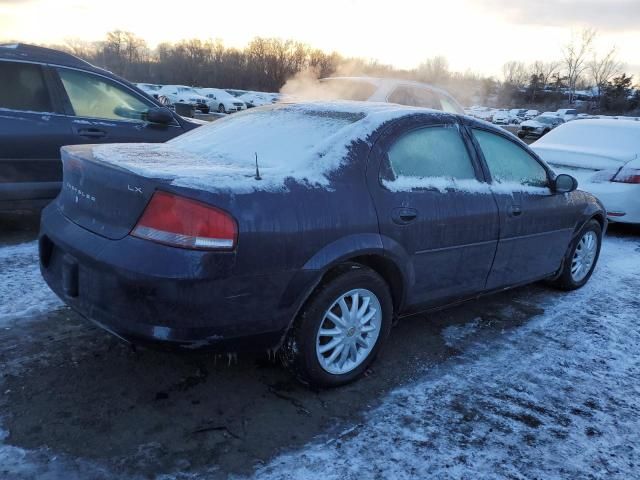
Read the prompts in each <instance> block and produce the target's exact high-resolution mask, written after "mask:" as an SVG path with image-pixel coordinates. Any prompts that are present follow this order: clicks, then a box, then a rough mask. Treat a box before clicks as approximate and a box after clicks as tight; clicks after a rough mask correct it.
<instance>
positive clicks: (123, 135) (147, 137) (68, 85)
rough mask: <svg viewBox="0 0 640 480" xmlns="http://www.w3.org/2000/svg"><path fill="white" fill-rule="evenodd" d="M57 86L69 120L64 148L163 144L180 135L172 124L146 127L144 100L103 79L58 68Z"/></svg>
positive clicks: (147, 104) (146, 104)
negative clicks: (69, 117) (67, 136)
mask: <svg viewBox="0 0 640 480" xmlns="http://www.w3.org/2000/svg"><path fill="white" fill-rule="evenodd" d="M56 72H57V75H58V79H59V86H60V88H61V89H62V91H63V92H64V97H65V101H66V102H65V103H66V110H67V113H68V114H69V115H70V116H72V117H73V118H72V119H71V128H72V132H73V138H72V139H71V141H69V142H68V144H80V143H128V142H145V143H147V142H148V143H159V142H165V141H167V140H169V139H171V138H173V137H175V136H177V135H180V134H181V133H183V129H182V127H181V126H180V124H179V123H178V122H177V121H175V120H174V122H173V123H171V124H169V125H160V124H153V123H148V122H147V121H146V120H145V118H146V114H147V112H148V111H149V109H151V108H154V107H156V105H154V104H153V103H151V101H150V100H149V99H148V98H145V97H144V96H143V95H140V94H139V93H138V92H136V91H135V90H133V89H131V88H129V87H128V86H127V85H125V84H123V83H120V82H116V81H115V80H113V79H110V78H108V77H106V76H103V75H99V74H96V73H90V72H86V71H82V70H76V69H73V68H65V67H58V68H56Z"/></svg>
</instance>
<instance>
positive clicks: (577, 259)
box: [549, 220, 602, 291]
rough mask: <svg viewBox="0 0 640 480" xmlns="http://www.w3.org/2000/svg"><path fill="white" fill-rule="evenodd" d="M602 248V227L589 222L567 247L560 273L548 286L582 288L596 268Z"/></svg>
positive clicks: (568, 288)
mask: <svg viewBox="0 0 640 480" xmlns="http://www.w3.org/2000/svg"><path fill="white" fill-rule="evenodd" d="M601 246H602V227H601V226H600V224H599V223H598V222H597V221H596V220H590V221H589V222H587V224H586V225H585V226H584V227H582V229H581V230H580V233H579V234H578V235H577V236H576V238H575V239H574V240H573V241H572V242H571V244H570V245H569V249H568V250H567V254H566V255H565V257H564V260H563V263H562V273H561V274H560V276H559V277H558V278H556V279H554V280H552V281H550V282H549V284H550V285H551V286H553V287H556V288H559V289H561V290H567V291H568V290H576V289H578V288H580V287H582V286H584V285H585V284H586V283H587V282H588V281H589V279H590V278H591V275H592V274H593V270H594V269H595V268H596V264H597V263H598V258H599V257H600V248H601Z"/></svg>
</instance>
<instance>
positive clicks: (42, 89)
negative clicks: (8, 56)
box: [0, 62, 53, 112]
mask: <svg viewBox="0 0 640 480" xmlns="http://www.w3.org/2000/svg"><path fill="white" fill-rule="evenodd" d="M0 108H8V109H11V110H22V111H31V112H51V111H53V107H52V105H51V97H50V96H49V91H48V90H47V85H46V83H45V80H44V74H43V72H42V67H40V65H34V64H32V63H19V62H0Z"/></svg>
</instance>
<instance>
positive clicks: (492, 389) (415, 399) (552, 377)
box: [0, 238, 640, 480]
mask: <svg viewBox="0 0 640 480" xmlns="http://www.w3.org/2000/svg"><path fill="white" fill-rule="evenodd" d="M0 272H1V273H0V288H1V289H0V300H1V303H0V313H1V315H2V316H0V318H2V319H4V322H5V324H6V320H7V319H8V318H9V319H11V318H13V319H18V318H21V319H22V318H27V317H28V316H29V315H31V314H32V313H34V312H42V311H45V310H47V309H50V308H55V307H56V306H58V305H59V304H60V303H59V302H58V301H57V300H56V299H55V297H54V296H53V294H52V293H49V290H48V289H47V288H46V287H45V285H44V284H43V283H42V280H40V277H39V273H38V271H37V257H36V244H35V243H33V242H32V243H26V244H21V245H16V246H11V247H3V248H0ZM638 291H640V242H638V240H625V239H620V238H607V239H606V240H605V243H604V247H603V253H602V257H601V261H600V263H599V266H598V269H597V270H596V273H595V275H594V277H593V279H592V280H591V282H590V283H589V284H588V285H587V286H586V287H585V288H583V289H582V290H579V291H576V292H571V293H560V292H555V291H552V290H550V291H549V294H548V295H544V296H543V298H544V299H543V300H542V303H541V304H539V306H540V307H543V308H544V309H545V313H544V314H542V315H540V316H538V317H536V318H534V319H532V320H530V321H528V322H527V323H526V324H524V325H523V326H521V327H518V328H516V329H515V330H511V331H509V332H508V333H505V334H504V335H503V336H502V337H498V338H495V337H494V336H493V335H490V336H489V337H490V338H487V337H485V336H483V331H485V332H486V331H488V327H487V325H486V324H485V322H484V321H483V320H482V319H481V318H475V319H473V320H472V321H470V322H469V323H467V324H466V325H461V326H457V325H455V326H454V325H452V326H449V327H447V328H445V329H444V330H443V332H442V335H443V337H444V340H445V342H446V343H447V345H449V346H450V347H452V348H456V349H459V350H461V351H463V352H464V353H462V354H461V355H460V356H457V357H455V356H454V357H452V358H451V359H449V360H447V361H445V362H444V363H440V364H438V365H437V366H434V367H433V369H432V370H431V371H430V372H429V373H428V374H427V375H426V376H425V377H423V378H421V379H420V380H419V381H416V382H414V383H411V384H409V385H407V386H406V387H403V388H400V389H398V390H396V391H394V392H392V393H391V394H389V395H388V396H387V397H386V398H385V399H383V400H382V404H381V406H380V407H378V408H376V409H375V410H373V411H371V412H370V413H369V414H367V415H366V418H365V420H364V421H363V422H362V423H361V424H357V425H354V426H351V427H349V428H347V429H345V430H344V431H343V432H342V433H339V434H333V433H328V434H327V435H326V436H325V437H323V438H319V439H317V440H316V441H315V442H313V443H311V444H309V445H307V446H305V447H303V448H302V449H299V450H296V451H291V452H289V453H286V454H283V455H281V456H279V457H277V458H275V459H273V460H272V461H271V462H270V463H269V464H267V465H266V466H264V467H261V468H260V469H259V470H257V471H256V472H255V474H254V476H255V478H259V479H261V480H262V479H267V480H273V479H302V478H323V479H327V480H330V479H341V480H342V479H351V478H358V479H360V478H394V479H403V478H438V479H448V478H451V479H473V480H475V479H484V478H491V479H495V478H510V479H532V478H544V479H545V480H546V479H556V478H567V479H578V478H580V479H582V478H593V479H597V478H603V479H607V480H609V479H625V480H629V479H632V478H638V473H637V472H638V471H640V322H638V309H639V308H640V299H639V297H638ZM7 303H10V304H11V307H9V308H10V310H9V309H8V307H7ZM4 436H5V434H3V432H2V431H1V430H0V476H2V472H4V473H5V474H6V475H9V476H10V477H8V478H20V479H27V478H44V479H56V478H69V479H76V478H77V479H80V478H96V479H99V478H100V479H102V478H105V479H107V478H109V479H115V478H124V477H123V475H122V474H119V473H116V472H107V471H105V470H103V468H102V467H100V466H99V465H94V464H92V463H90V462H85V461H84V460H82V459H72V458H68V457H65V456H61V455H57V454H56V452H55V451H53V450H46V449H45V450H34V451H29V450H23V449H19V448H16V447H13V446H10V445H6V444H2V440H3V438H4ZM211 468H213V469H215V465H212V466H211ZM209 477H210V472H208V473H207V472H200V474H198V473H194V472H189V473H184V474H182V473H174V474H165V475H160V476H158V477H156V478H158V479H160V478H161V479H163V480H169V479H186V478H189V479H196V478H209Z"/></svg>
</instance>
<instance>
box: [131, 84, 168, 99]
mask: <svg viewBox="0 0 640 480" xmlns="http://www.w3.org/2000/svg"><path fill="white" fill-rule="evenodd" d="M136 86H137V87H138V88H139V89H140V90H142V91H143V92H144V93H146V94H147V95H151V96H152V97H153V98H156V99H157V98H158V91H159V90H160V89H161V88H162V85H156V84H155V83H136Z"/></svg>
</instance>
